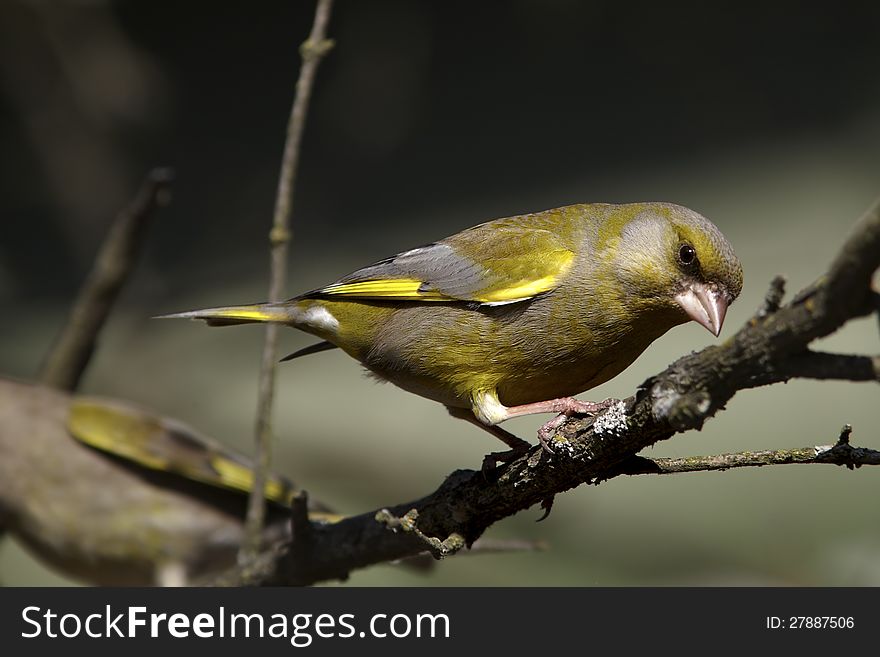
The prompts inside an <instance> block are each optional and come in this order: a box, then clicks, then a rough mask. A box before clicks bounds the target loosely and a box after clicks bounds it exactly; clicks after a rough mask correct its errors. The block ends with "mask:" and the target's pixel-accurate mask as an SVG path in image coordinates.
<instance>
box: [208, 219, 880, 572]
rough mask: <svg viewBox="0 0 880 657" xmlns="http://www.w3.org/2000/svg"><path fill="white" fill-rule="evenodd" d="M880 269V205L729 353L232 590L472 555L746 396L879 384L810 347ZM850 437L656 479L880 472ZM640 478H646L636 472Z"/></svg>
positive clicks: (276, 559)
mask: <svg viewBox="0 0 880 657" xmlns="http://www.w3.org/2000/svg"><path fill="white" fill-rule="evenodd" d="M878 266H880V203H877V204H875V205H874V206H873V207H872V209H871V210H870V211H869V212H868V213H867V214H866V215H865V216H864V217H863V218H862V219H861V220H860V221H859V222H858V223H857V224H856V227H855V229H854V231H853V233H852V235H851V237H850V238H849V239H848V240H847V242H846V243H845V244H844V246H843V248H842V249H841V251H840V253H839V254H838V256H837V257H836V258H835V260H834V262H833V263H832V265H831V267H830V268H829V270H828V272H827V274H825V275H824V276H823V277H821V278H820V279H819V280H818V281H817V282H816V283H814V284H813V285H811V286H809V287H808V288H807V289H806V290H804V291H803V292H802V293H800V294H798V295H797V296H796V297H795V298H794V299H793V300H792V301H791V302H790V303H788V304H787V305H784V306H782V305H781V304H782V296H783V282H782V280H781V279H779V278H777V279H774V281H773V283H772V285H771V290H770V292H769V293H768V295H767V299H766V300H765V302H764V303H763V304H762V306H761V308H760V309H759V310H758V312H757V313H756V314H755V316H754V317H752V319H750V320H749V321H748V322H746V324H745V325H744V326H743V327H742V328H740V329H739V331H737V333H736V334H735V335H733V336H732V337H731V338H729V339H728V340H727V341H725V342H724V343H723V344H721V345H717V346H711V347H707V348H706V349H703V350H702V351H700V352H698V353H693V354H690V355H688V356H685V357H683V358H680V359H679V360H677V361H676V362H674V363H673V364H672V365H670V366H669V367H668V368H666V370H664V371H663V372H661V373H660V374H658V375H656V376H653V377H651V378H649V379H648V380H647V381H645V382H644V383H643V384H642V385H641V386H640V388H639V390H638V391H637V393H636V395H635V396H634V397H631V398H629V399H627V400H625V401H622V402H620V403H619V404H616V405H614V406H612V407H611V408H609V409H608V410H607V411H605V412H603V413H602V414H600V415H599V416H597V417H595V418H572V419H569V421H567V422H566V423H565V424H564V425H562V426H561V427H560V429H559V431H558V432H557V434H556V436H555V437H554V454H553V455H552V456H549V455H547V454H546V453H545V452H544V451H543V450H542V449H541V448H540V447H537V446H536V447H534V448H533V449H532V450H530V451H529V452H528V453H527V454H525V455H523V456H522V457H520V458H518V459H516V460H514V461H512V462H510V463H508V464H506V465H504V466H502V467H501V468H499V470H498V472H497V477H496V478H495V479H494V480H492V481H487V479H486V477H485V476H484V475H483V474H482V473H481V472H475V471H472V470H458V471H456V472H453V473H452V474H451V475H449V477H447V479H446V481H444V482H443V484H441V486H440V487H439V488H438V489H437V490H436V491H434V492H433V493H431V494H430V495H427V496H426V497H423V498H421V499H419V500H415V501H413V502H407V503H405V504H398V505H396V506H393V507H390V508H387V509H378V510H375V511H370V512H368V513H364V514H361V515H358V516H353V517H350V518H346V519H344V520H342V521H340V522H338V523H335V524H323V525H322V524H316V523H313V524H312V530H311V532H310V535H309V545H308V549H307V550H295V549H291V546H284V547H282V548H281V549H280V550H275V551H274V553H273V554H272V555H269V556H267V557H266V558H265V559H264V560H263V561H262V563H261V567H260V568H258V569H251V570H250V571H249V572H248V573H246V574H245V573H234V574H233V575H232V576H231V577H229V578H228V579H227V580H226V582H225V583H235V584H245V585H248V584H290V585H303V584H311V583H314V582H319V581H323V580H328V579H344V578H345V577H346V576H347V575H348V573H349V572H350V571H351V570H353V569H356V568H362V567H366V566H369V565H372V564H376V563H382V562H386V561H392V560H396V559H401V558H405V557H407V556H410V555H413V554H417V553H419V552H422V551H424V550H425V549H426V547H428V548H430V549H431V550H432V552H433V554H434V555H435V556H437V557H442V556H445V555H447V554H451V553H454V552H455V551H456V550H457V549H459V548H460V547H462V546H464V545H471V544H472V543H473V542H474V541H475V540H476V539H477V538H478V537H479V536H480V535H481V534H482V533H483V532H484V531H485V530H486V529H487V528H488V527H489V526H491V525H492V524H493V523H495V522H496V521H498V520H500V519H502V518H505V517H507V516H511V515H513V514H515V513H517V512H518V511H521V510H523V509H527V508H529V507H531V506H533V505H535V504H543V505H544V506H545V507H546V506H549V501H550V500H552V498H553V496H554V495H556V494H557V493H561V492H563V491H566V490H569V489H571V488H574V487H576V486H578V485H580V484H583V483H598V482H600V481H602V480H604V479H607V478H609V477H610V476H616V475H617V474H624V472H625V470H626V464H627V463H629V464H630V467H633V464H642V465H645V464H646V463H648V462H649V460H648V459H641V460H639V461H633V459H635V458H638V457H635V455H636V454H637V453H638V452H640V451H641V450H642V449H644V448H646V447H648V446H650V445H652V444H654V443H656V442H658V441H660V440H666V439H668V438H670V437H672V436H673V435H674V434H675V433H677V432H682V431H688V430H692V429H698V430H699V429H701V428H702V426H703V423H704V422H705V421H706V420H707V419H708V418H710V417H712V416H713V415H714V414H715V413H717V412H718V411H720V410H722V409H724V407H725V404H726V403H727V402H728V401H729V400H730V399H731V398H732V397H733V396H734V394H736V392H737V391H739V390H744V389H747V388H753V387H756V386H760V385H767V384H770V383H776V382H780V381H785V380H788V379H790V378H792V377H794V376H801V375H804V376H810V377H813V378H816V377H818V378H845V379H850V380H858V381H865V380H876V374H877V369H878V368H877V359H876V358H868V357H864V356H837V355H833V354H823V353H816V352H811V351H809V349H808V345H809V344H810V343H811V342H812V341H813V340H814V339H816V338H818V337H822V336H825V335H828V334H830V333H832V332H834V331H835V330H836V329H838V328H839V327H840V326H842V325H843V324H844V323H846V322H847V321H848V320H850V319H853V318H856V317H861V316H863V315H866V314H869V313H871V312H874V311H875V310H876V309H877V304H876V294H875V293H874V292H873V291H872V290H871V288H870V279H871V276H872V274H873V273H874V271H875V270H876V269H877V268H878ZM847 438H848V429H847V430H846V431H844V433H843V434H842V436H841V440H840V441H839V442H838V444H837V445H836V446H834V447H833V448H830V449H820V450H818V451H817V448H815V447H810V448H806V451H803V450H784V451H781V452H755V453H751V454H746V453H743V454H732V455H721V456H718V457H703V458H699V457H698V458H697V459H696V460H692V461H691V462H690V464H688V463H687V461H688V460H687V459H660V460H655V461H653V462H651V463H653V466H651V467H653V468H654V469H653V471H660V472H664V471H666V470H668V471H669V472H673V471H688V469H690V470H697V469H704V470H706V469H725V468H730V467H744V466H757V465H765V464H775V463H793V462H803V463H838V464H845V465H848V466H851V467H857V466H859V465H877V464H878V453H877V452H875V451H873V450H862V449H858V448H853V447H851V446H849V444H848V442H847V440H846V439H847ZM635 469H636V470H637V469H638V468H635Z"/></svg>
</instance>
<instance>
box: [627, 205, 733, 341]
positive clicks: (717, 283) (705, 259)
mask: <svg viewBox="0 0 880 657" xmlns="http://www.w3.org/2000/svg"><path fill="white" fill-rule="evenodd" d="M620 207H621V208H622V209H624V210H623V212H622V214H621V216H620V217H619V218H618V220H617V221H615V222H614V223H615V224H616V225H617V231H616V232H617V237H618V238H619V239H616V240H614V242H615V243H616V248H615V249H614V256H613V260H612V263H613V264H612V268H613V270H614V271H615V273H616V276H617V279H618V283H619V284H620V286H621V287H622V289H623V291H624V293H625V295H627V297H628V298H629V299H630V300H631V301H632V302H633V303H634V304H635V305H637V306H639V307H640V308H643V309H646V310H651V311H662V312H663V313H664V315H665V316H668V317H669V318H671V321H672V322H673V323H674V324H680V323H683V322H686V321H688V320H693V321H695V322H697V323H698V324H700V325H701V326H704V327H705V328H706V329H708V330H709V331H710V332H712V333H713V334H714V335H716V336H717V335H718V334H719V333H720V332H721V326H722V324H723V323H724V316H725V314H726V313H727V308H728V306H729V305H730V304H731V303H732V302H733V300H734V299H736V297H737V296H739V293H740V291H741V290H742V282H743V273H742V265H741V264H740V262H739V259H738V258H737V257H736V254H735V253H734V252H733V248H732V247H731V246H730V243H729V242H728V241H727V238H725V237H724V235H722V234H721V231H720V230H718V228H717V227H716V226H715V224H713V223H712V222H711V221H709V220H708V219H706V218H705V217H703V216H702V215H700V214H697V213H696V212H694V211H693V210H689V209H688V208H685V207H682V206H679V205H672V204H668V203H642V204H637V205H629V206H620Z"/></svg>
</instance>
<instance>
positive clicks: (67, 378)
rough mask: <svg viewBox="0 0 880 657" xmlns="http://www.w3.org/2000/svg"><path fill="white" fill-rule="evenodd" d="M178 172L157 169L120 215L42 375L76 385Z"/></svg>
mask: <svg viewBox="0 0 880 657" xmlns="http://www.w3.org/2000/svg"><path fill="white" fill-rule="evenodd" d="M172 180H173V174H172V172H171V170H170V169H153V170H152V171H150V173H148V174H147V177H146V178H145V179H144V182H143V183H142V184H141V187H140V189H139V190H138V193H137V195H136V196H135V197H134V199H133V200H132V202H131V204H130V205H129V206H128V207H127V208H125V209H124V210H123V211H122V212H120V213H119V215H118V216H117V217H116V220H115V222H114V223H113V226H112V227H111V228H110V232H109V233H108V234H107V237H106V238H105V239H104V243H103V244H102V245H101V248H100V250H99V251H98V255H97V257H96V258H95V263H94V265H93V266H92V271H91V272H90V273H89V275H88V278H86V280H85V282H84V283H83V285H82V287H81V288H80V291H79V294H78V295H77V298H76V301H75V302H74V304H73V308H71V310H70V315H69V317H68V318H67V323H66V324H65V326H64V328H63V329H62V331H61V334H60V335H59V336H58V339H57V340H56V342H55V344H54V345H53V347H52V350H51V351H50V352H49V355H48V356H47V357H46V362H45V364H44V365H43V369H42V372H41V373H40V381H41V382H42V383H44V384H46V385H48V386H52V387H53V388H60V389H61V390H68V391H73V390H75V389H76V387H77V384H78V383H79V380H80V377H82V374H83V372H84V371H85V369H86V366H87V365H88V364H89V359H90V358H91V356H92V353H94V350H95V345H96V343H97V340H98V334H99V333H100V332H101V328H102V327H103V326H104V322H105V321H106V320H107V317H108V316H109V314H110V310H111V309H112V308H113V303H114V302H115V301H116V298H117V296H118V295H119V292H120V290H122V286H123V285H124V284H125V281H126V280H127V279H128V276H129V274H130V273H131V270H132V269H133V268H134V265H135V262H136V261H137V257H138V255H139V254H140V252H141V250H142V247H143V244H144V242H145V239H144V238H145V236H146V231H147V227H148V225H149V222H150V220H151V219H152V217H153V215H154V214H155V210H156V209H157V208H159V207H161V206H163V205H166V204H167V203H168V201H169V199H170V194H169V190H170V186H171V182H172Z"/></svg>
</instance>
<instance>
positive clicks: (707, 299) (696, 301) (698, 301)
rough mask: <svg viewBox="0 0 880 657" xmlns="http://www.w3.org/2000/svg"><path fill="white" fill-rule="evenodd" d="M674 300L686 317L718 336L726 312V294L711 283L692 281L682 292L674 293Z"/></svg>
mask: <svg viewBox="0 0 880 657" xmlns="http://www.w3.org/2000/svg"><path fill="white" fill-rule="evenodd" d="M675 300H676V301H677V302H678V305H679V306H681V307H682V308H683V309H684V311H685V312H686V313H687V314H688V317H690V318H691V319H692V320H694V321H695V322H696V323H697V324H699V325H700V326H704V327H706V328H707V329H708V330H709V331H710V332H711V333H712V334H713V335H714V336H715V337H718V334H719V333H721V325H722V324H723V323H724V315H726V314H727V305H728V301H727V295H725V294H724V293H723V292H721V291H720V290H719V289H718V288H716V287H715V286H713V285H706V284H705V283H692V284H691V285H689V286H688V287H687V288H686V289H685V290H684V292H680V293H679V294H676V295H675Z"/></svg>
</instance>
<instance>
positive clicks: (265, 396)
mask: <svg viewBox="0 0 880 657" xmlns="http://www.w3.org/2000/svg"><path fill="white" fill-rule="evenodd" d="M332 5H333V0H318V6H317V7H316V9H315V19H314V22H313V24H312V31H311V33H310V34H309V38H308V39H307V40H306V41H305V42H303V44H302V46H300V54H301V55H302V60H303V61H302V66H301V67H300V70H299V79H298V80H297V82H296V93H295V96H294V99H293V107H291V110H290V119H289V120H288V123H287V140H286V142H285V144H284V154H283V156H282V159H281V172H280V174H279V176H278V192H277V195H276V198H275V214H274V217H273V219H272V230H271V231H270V232H269V245H270V246H269V249H270V258H271V260H270V266H271V270H270V281H269V302H271V303H277V302H279V301H281V300H282V297H283V288H284V279H285V278H286V276H287V247H288V244H289V243H290V239H291V228H290V226H291V216H292V214H293V191H294V185H295V183H296V174H297V170H298V168H299V153H300V144H301V142H302V135H303V130H304V128H305V124H306V114H307V113H308V108H309V100H310V99H311V96H312V86H313V84H314V81H315V74H316V72H317V70H318V64H319V63H320V61H321V58H322V57H323V56H324V55H325V54H327V52H328V51H329V50H330V48H332V47H333V42H332V41H330V40H328V39H327V38H326V34H327V24H328V22H329V21H330V9H331V7H332ZM277 345H278V325H277V324H268V325H267V326H266V339H265V342H264V343H263V356H262V360H261V364H260V378H259V389H258V393H257V418H256V426H255V429H254V440H255V451H256V454H255V459H254V460H255V468H254V487H253V490H252V491H251V495H250V499H249V500H248V511H247V520H246V526H245V537H244V542H243V543H242V547H241V552H240V553H239V561H240V562H242V563H243V562H247V561H249V560H250V559H253V558H254V557H255V556H256V555H257V553H258V551H259V549H260V540H261V536H262V530H263V523H264V520H265V515H266V510H265V500H264V497H263V488H264V487H265V483H266V476H267V473H268V472H269V466H270V463H271V452H272V405H273V400H274V397H275V365H276V361H277V360H278V356H277V351H278V346H277Z"/></svg>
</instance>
